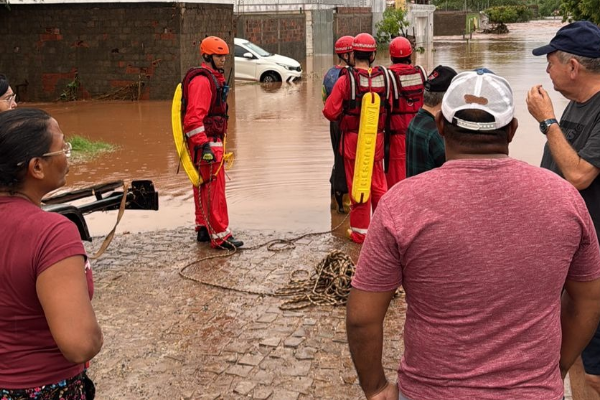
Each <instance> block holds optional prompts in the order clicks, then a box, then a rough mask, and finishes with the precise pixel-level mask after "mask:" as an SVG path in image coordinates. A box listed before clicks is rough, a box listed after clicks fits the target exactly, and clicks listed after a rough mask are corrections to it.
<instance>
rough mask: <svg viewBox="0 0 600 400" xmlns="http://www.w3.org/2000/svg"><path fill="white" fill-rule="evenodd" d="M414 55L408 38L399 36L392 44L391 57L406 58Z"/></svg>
mask: <svg viewBox="0 0 600 400" xmlns="http://www.w3.org/2000/svg"><path fill="white" fill-rule="evenodd" d="M411 54H412V46H411V45H410V42H409V41H408V39H407V38H405V37H402V36H398V37H397V38H394V40H392V42H391V43H390V56H392V57H394V58H404V57H408V56H410V55H411Z"/></svg>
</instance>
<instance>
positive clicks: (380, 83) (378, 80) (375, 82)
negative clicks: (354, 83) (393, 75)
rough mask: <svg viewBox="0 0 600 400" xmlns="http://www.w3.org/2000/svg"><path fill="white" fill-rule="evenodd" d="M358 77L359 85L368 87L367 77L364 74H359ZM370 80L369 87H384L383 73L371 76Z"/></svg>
mask: <svg viewBox="0 0 600 400" xmlns="http://www.w3.org/2000/svg"><path fill="white" fill-rule="evenodd" d="M358 78H359V79H360V81H359V85H360V86H361V87H364V88H366V87H369V77H368V76H364V75H359V76H358ZM370 80H371V85H370V86H371V87H372V88H382V87H385V75H378V76H373V77H371V78H370Z"/></svg>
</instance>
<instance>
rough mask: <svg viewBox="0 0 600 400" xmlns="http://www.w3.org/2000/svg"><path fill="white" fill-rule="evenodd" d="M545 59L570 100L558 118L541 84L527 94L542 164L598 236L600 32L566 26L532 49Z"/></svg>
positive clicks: (590, 363)
mask: <svg viewBox="0 0 600 400" xmlns="http://www.w3.org/2000/svg"><path fill="white" fill-rule="evenodd" d="M533 55H535V56H541V55H546V58H547V59H548V66H547V67H546V72H547V73H548V75H550V79H551V80H552V83H553V85H554V90H556V91H558V92H560V94H562V95H563V96H564V97H566V98H567V99H569V100H570V101H571V102H570V103H569V104H568V105H567V107H566V109H565V111H564V112H563V114H562V117H561V119H560V123H559V122H558V121H557V120H556V114H555V113H554V107H553V106H552V101H551V100H550V97H549V96H548V92H546V90H544V88H542V86H541V85H536V86H534V87H532V88H531V89H530V90H529V92H528V94H527V107H528V109H529V112H530V114H531V115H532V116H533V117H534V118H535V119H536V120H537V121H538V122H539V123H540V130H541V132H542V133H543V134H544V135H546V138H547V142H546V146H545V147H544V155H543V157H542V164H541V166H542V167H544V168H548V169H549V170H551V171H554V172H556V173H557V174H559V175H561V176H562V177H564V178H565V179H566V180H567V181H569V182H570V183H571V184H573V186H575V187H576V188H577V189H578V190H579V191H580V193H581V195H582V197H583V198H584V200H585V202H586V205H587V207H588V209H589V212H590V214H591V216H592V220H593V221H594V226H595V230H596V235H597V237H598V236H600V178H598V175H599V174H600V28H598V26H597V25H595V24H593V23H591V22H589V21H577V22H573V23H571V24H569V25H566V26H564V27H562V28H561V29H560V30H559V31H558V32H557V33H556V36H554V38H553V39H552V40H551V41H550V43H549V44H547V45H545V46H542V47H539V48H536V49H534V50H533ZM581 358H582V360H583V365H584V368H585V372H586V381H587V382H588V384H589V385H590V386H591V387H592V388H594V389H595V391H596V392H597V393H598V394H600V326H599V327H598V329H597V330H596V333H595V335H594V337H593V338H592V341H591V342H590V344H589V345H588V346H587V347H586V348H585V349H584V351H583V353H582V354H581Z"/></svg>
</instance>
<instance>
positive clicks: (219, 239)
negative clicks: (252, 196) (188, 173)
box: [183, 63, 231, 247]
mask: <svg viewBox="0 0 600 400" xmlns="http://www.w3.org/2000/svg"><path fill="white" fill-rule="evenodd" d="M202 68H204V69H205V71H202V72H203V73H202V74H198V75H197V76H195V77H194V78H193V79H191V81H189V83H188V85H187V96H185V98H186V102H187V104H186V112H185V116H184V119H183V131H184V133H185V135H186V136H187V143H188V148H189V150H190V153H191V156H192V160H194V162H195V163H196V165H197V166H198V171H199V173H200V176H201V177H202V180H203V184H202V185H200V187H199V188H198V187H195V186H194V188H193V190H194V203H195V206H196V231H198V230H200V228H201V227H206V228H207V229H208V232H209V234H210V239H211V246H212V247H218V246H219V245H221V244H222V243H223V242H224V241H225V240H226V239H228V238H230V237H231V231H230V230H229V215H228V212H227V200H226V198H225V168H224V165H223V153H224V148H223V142H224V138H225V135H226V133H227V103H226V99H225V98H224V97H225V95H224V94H223V88H224V87H225V77H224V76H223V74H221V73H220V72H218V71H215V70H214V69H212V68H211V67H210V66H209V65H208V64H206V63H203V64H202ZM190 72H191V70H190ZM190 72H188V74H189V73H190ZM186 80H187V79H184V82H185V81H186ZM207 143H208V145H209V146H210V148H211V150H212V152H213V153H214V155H215V160H214V162H212V163H206V162H200V160H201V157H202V147H203V146H204V145H205V144H207Z"/></svg>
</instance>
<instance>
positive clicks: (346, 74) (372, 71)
mask: <svg viewBox="0 0 600 400" xmlns="http://www.w3.org/2000/svg"><path fill="white" fill-rule="evenodd" d="M352 49H353V52H354V68H348V69H343V70H342V74H341V76H340V78H339V79H338V81H337V82H336V84H335V85H334V87H333V90H332V91H331V94H330V95H329V97H328V98H327V100H326V101H325V107H324V108H323V115H324V116H325V118H327V119H328V120H330V121H339V123H340V129H341V131H342V139H341V142H340V146H339V149H340V152H341V154H342V155H343V157H344V168H345V171H346V184H347V185H348V192H349V193H352V180H353V177H354V162H355V159H356V150H357V147H356V146H357V139H358V128H359V122H360V110H361V100H362V98H363V95H364V94H365V93H368V92H369V91H372V92H375V93H377V94H378V95H379V96H380V98H381V107H380V110H379V121H378V126H377V140H376V146H375V147H376V149H375V157H374V163H373V174H372V177H371V192H370V196H369V199H368V200H367V201H366V202H364V203H357V202H356V201H355V199H353V198H352V196H350V199H351V201H352V205H351V208H350V230H349V231H348V234H349V237H350V239H351V240H352V241H354V242H356V243H362V242H364V240H365V235H366V234H367V230H368V228H369V223H370V221H371V211H372V210H371V209H373V211H374V210H375V208H376V207H377V203H378V202H379V200H380V199H381V196H383V194H384V193H385V192H386V191H387V184H386V180H385V174H384V172H383V142H384V140H383V129H384V126H385V120H386V108H387V106H386V102H387V101H388V99H387V92H388V85H389V82H388V78H389V76H388V74H387V70H386V69H385V68H383V67H373V68H371V64H372V63H373V61H375V53H376V51H377V43H376V42H375V39H374V38H373V36H371V35H369V34H368V33H361V34H359V35H357V36H356V37H355V38H354V41H353V42H352Z"/></svg>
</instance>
